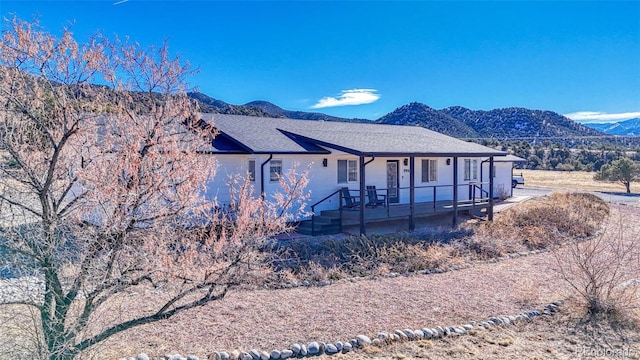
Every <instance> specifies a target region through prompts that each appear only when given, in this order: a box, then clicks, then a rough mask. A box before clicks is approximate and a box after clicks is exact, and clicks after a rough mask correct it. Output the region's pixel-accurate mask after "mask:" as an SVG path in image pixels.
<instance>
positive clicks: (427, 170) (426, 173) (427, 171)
mask: <svg viewBox="0 0 640 360" xmlns="http://www.w3.org/2000/svg"><path fill="white" fill-rule="evenodd" d="M430 181H438V161H437V160H429V159H422V182H423V183H424V182H430Z"/></svg>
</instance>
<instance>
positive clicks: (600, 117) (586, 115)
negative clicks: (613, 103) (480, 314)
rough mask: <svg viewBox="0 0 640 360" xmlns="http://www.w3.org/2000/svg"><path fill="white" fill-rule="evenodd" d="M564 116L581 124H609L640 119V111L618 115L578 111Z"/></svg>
mask: <svg viewBox="0 0 640 360" xmlns="http://www.w3.org/2000/svg"><path fill="white" fill-rule="evenodd" d="M564 116H566V117H568V118H569V119H571V120H573V121H576V122H579V123H607V122H617V121H623V120H629V119H633V118H640V111H639V112H626V113H618V114H608V113H604V112H597V111H578V112H574V113H570V114H564Z"/></svg>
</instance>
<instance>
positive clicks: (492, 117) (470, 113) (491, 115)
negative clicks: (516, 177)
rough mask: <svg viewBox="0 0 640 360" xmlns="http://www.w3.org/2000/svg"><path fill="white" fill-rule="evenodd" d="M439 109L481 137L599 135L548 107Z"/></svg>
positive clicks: (455, 107)
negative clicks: (545, 109)
mask: <svg viewBox="0 0 640 360" xmlns="http://www.w3.org/2000/svg"><path fill="white" fill-rule="evenodd" d="M440 112H441V113H444V114H446V115H448V116H451V117H453V118H455V119H458V120H460V121H461V122H462V123H464V124H465V125H467V126H469V127H471V128H472V129H473V130H475V132H476V133H478V134H479V135H480V136H479V137H483V138H531V137H560V138H564V137H575V136H598V135H602V134H601V133H599V132H598V131H596V130H593V129H590V128H588V127H586V126H584V125H581V124H578V123H576V122H575V121H573V120H571V119H569V118H566V117H564V116H562V115H560V114H558V113H555V112H552V111H542V110H530V109H525V108H515V107H512V108H505V109H494V110H490V111H482V110H470V109H467V108H464V107H461V106H453V107H448V108H446V109H442V110H440Z"/></svg>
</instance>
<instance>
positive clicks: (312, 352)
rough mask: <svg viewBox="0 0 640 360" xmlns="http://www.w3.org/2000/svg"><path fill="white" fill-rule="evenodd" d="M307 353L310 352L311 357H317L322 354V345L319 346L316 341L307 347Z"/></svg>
mask: <svg viewBox="0 0 640 360" xmlns="http://www.w3.org/2000/svg"><path fill="white" fill-rule="evenodd" d="M307 351H308V352H309V355H315V354H317V353H319V352H320V344H318V343H317V342H315V341H314V342H311V343H309V345H307Z"/></svg>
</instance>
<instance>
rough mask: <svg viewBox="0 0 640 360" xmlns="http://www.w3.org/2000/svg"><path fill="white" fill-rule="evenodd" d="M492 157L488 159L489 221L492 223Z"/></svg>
mask: <svg viewBox="0 0 640 360" xmlns="http://www.w3.org/2000/svg"><path fill="white" fill-rule="evenodd" d="M494 175H495V174H494V173H493V156H491V157H490V158H489V209H488V210H487V211H488V213H489V221H493V177H494Z"/></svg>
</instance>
